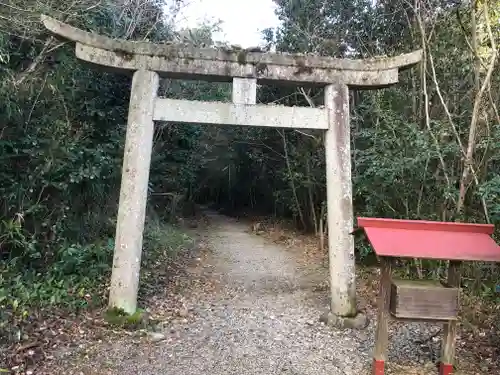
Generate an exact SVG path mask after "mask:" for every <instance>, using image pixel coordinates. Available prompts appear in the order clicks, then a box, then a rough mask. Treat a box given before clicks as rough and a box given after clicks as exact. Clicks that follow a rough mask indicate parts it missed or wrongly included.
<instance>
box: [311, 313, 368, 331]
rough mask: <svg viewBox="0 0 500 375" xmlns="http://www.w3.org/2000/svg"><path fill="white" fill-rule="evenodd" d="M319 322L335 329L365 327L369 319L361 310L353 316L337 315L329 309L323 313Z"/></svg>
mask: <svg viewBox="0 0 500 375" xmlns="http://www.w3.org/2000/svg"><path fill="white" fill-rule="evenodd" d="M319 320H320V322H322V323H324V324H326V325H327V326H330V327H333V328H337V329H365V328H366V327H368V325H369V324H370V320H369V319H368V317H367V316H366V314H364V313H363V312H361V311H358V312H357V313H356V315H354V316H339V315H336V314H334V313H332V312H331V311H327V312H325V313H323V314H322V315H321V316H320V318H319Z"/></svg>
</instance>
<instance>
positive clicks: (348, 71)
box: [41, 15, 422, 88]
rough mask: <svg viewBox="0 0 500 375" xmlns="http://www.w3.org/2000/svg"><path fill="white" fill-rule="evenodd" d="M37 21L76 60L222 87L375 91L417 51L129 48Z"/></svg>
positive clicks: (395, 75)
mask: <svg viewBox="0 0 500 375" xmlns="http://www.w3.org/2000/svg"><path fill="white" fill-rule="evenodd" d="M41 19H42V22H43V24H44V26H45V27H46V28H47V29H48V30H49V31H51V32H52V33H54V34H56V35H58V36H60V37H63V38H65V39H68V40H71V41H73V42H76V56H77V57H78V58H79V59H81V60H84V61H88V62H91V63H94V64H98V65H104V66H109V67H112V68H114V69H117V70H129V71H136V70H140V69H146V70H153V71H157V72H158V73H159V74H161V75H162V76H165V77H169V78H179V79H202V80H210V81H220V82H224V81H231V80H232V78H233V77H245V78H256V79H257V80H258V81H260V82H262V83H266V82H271V81H274V82H275V83H276V81H281V82H283V83H293V84H297V85H311V84H312V85H326V84H330V83H336V82H339V81H341V82H343V83H345V84H347V85H349V86H355V87H358V88H376V87H383V86H387V85H391V84H394V83H397V82H398V73H399V70H400V69H404V68H408V67H410V66H412V65H414V64H417V63H418V62H420V61H421V59H422V50H417V51H414V52H411V53H407V54H403V55H399V56H395V57H387V58H375V59H363V60H354V59H336V58H332V57H326V56H315V55H304V54H286V53H269V52H255V51H251V50H244V49H241V50H231V49H223V48H219V49H217V48H196V47H193V46H187V45H182V44H155V43H147V42H134V41H128V40H119V39H112V38H108V37H105V36H102V35H98V34H95V33H89V32H86V31H83V30H80V29H78V28H75V27H72V26H70V25H68V24H65V23H62V22H60V21H58V20H56V19H54V18H51V17H49V16H46V15H42V16H41Z"/></svg>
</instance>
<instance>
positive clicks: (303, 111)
mask: <svg viewBox="0 0 500 375" xmlns="http://www.w3.org/2000/svg"><path fill="white" fill-rule="evenodd" d="M154 119H155V120H157V121H167V122H178V123H194V124H209V125H239V126H266V127H268V126H271V127H276V128H296V129H300V128H302V129H328V118H327V114H326V112H325V111H324V110H322V109H318V108H309V107H286V106H279V105H245V104H232V103H221V102H202V101H191V100H177V99H159V98H158V99H156V100H155V109H154Z"/></svg>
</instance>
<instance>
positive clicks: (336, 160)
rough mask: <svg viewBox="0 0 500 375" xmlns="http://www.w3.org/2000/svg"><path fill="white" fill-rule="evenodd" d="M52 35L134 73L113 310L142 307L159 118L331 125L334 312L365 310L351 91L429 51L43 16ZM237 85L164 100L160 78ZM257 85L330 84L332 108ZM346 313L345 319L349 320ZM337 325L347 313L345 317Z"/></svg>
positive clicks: (376, 84) (381, 82)
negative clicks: (370, 55) (163, 36)
mask: <svg viewBox="0 0 500 375" xmlns="http://www.w3.org/2000/svg"><path fill="white" fill-rule="evenodd" d="M42 22H43V24H44V25H45V27H46V28H47V29H48V30H50V31H51V32H52V33H54V34H56V35H58V36H60V37H62V38H65V39H67V40H70V41H73V42H76V56H77V57H78V58H79V59H81V60H84V61H87V62H90V63H93V64H97V65H103V66H106V67H110V68H112V69H114V70H117V71H131V72H134V73H133V79H132V92H131V98H130V107H129V114H128V123H127V135H126V142H125V154H124V160H123V169H122V182H121V190H120V203H119V209H118V218H117V228H116V239H115V253H114V260H113V271H112V277H111V290H110V300H109V303H110V306H113V307H118V308H121V309H123V310H124V311H125V312H128V313H133V312H134V311H135V310H136V307H137V291H138V284H139V271H140V259H141V252H142V236H143V229H144V220H145V212H146V199H147V186H148V179H149V167H150V160H151V151H152V141H153V131H154V121H170V122H180V123H196V124H219V125H224V124H225V125H242V126H272V127H288V128H306V129H324V130H326V134H325V153H326V176H327V205H328V206H327V208H328V213H327V223H328V249H329V260H330V292H331V303H330V311H331V313H332V314H333V315H334V316H337V317H343V318H345V319H347V317H352V316H355V315H356V290H355V259H354V240H353V237H352V235H351V234H350V233H351V232H352V230H353V208H352V183H351V149H350V127H349V87H353V88H358V89H360V88H380V87H386V86H389V85H392V84H395V83H397V82H398V76H399V70H400V69H403V68H407V67H410V66H412V65H414V64H416V63H418V62H420V60H421V58H422V51H421V50H418V51H414V52H411V53H408V54H404V55H400V56H396V57H390V58H380V59H368V60H352V59H336V58H331V57H320V56H315V55H303V54H285V53H268V52H266V53H263V52H256V51H252V50H231V49H215V48H195V47H192V46H185V45H175V44H153V43H145V42H133V41H126V40H115V39H111V38H107V37H104V36H101V35H98V34H94V33H88V32H85V31H83V30H80V29H77V28H74V27H72V26H70V25H67V24H65V23H62V22H59V21H57V20H55V19H53V18H51V17H48V16H45V15H42ZM160 76H161V77H167V78H173V79H183V80H193V79H196V80H200V79H201V80H205V81H217V82H231V81H232V82H233V94H232V103H221V102H200V101H189V100H173V99H165V98H159V97H158V96H157V91H158V84H159V77H160ZM257 83H281V84H288V85H295V86H323V87H325V108H324V109H319V108H303V107H286V106H274V105H273V106H270V105H257V104H256V97H257ZM345 319H341V320H345ZM337 321H338V319H337Z"/></svg>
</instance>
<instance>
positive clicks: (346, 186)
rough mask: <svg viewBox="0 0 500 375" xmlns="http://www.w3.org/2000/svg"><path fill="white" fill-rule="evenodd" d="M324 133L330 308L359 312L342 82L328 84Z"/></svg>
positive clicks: (344, 312) (346, 91)
mask: <svg viewBox="0 0 500 375" xmlns="http://www.w3.org/2000/svg"><path fill="white" fill-rule="evenodd" d="M325 111H326V112H327V114H328V122H329V129H328V130H327V131H326V133H325V153H326V155H325V158H326V198H327V208H328V211H327V220H328V252H329V264H330V289H331V291H330V292H331V301H330V303H331V306H330V309H331V312H332V313H334V314H335V315H339V316H353V315H355V314H356V286H355V281H356V280H355V278H356V274H355V258H354V238H353V236H352V235H351V232H352V230H353V208H352V183H351V142H350V139H351V138H350V124H349V89H348V88H347V85H345V84H343V83H337V84H335V85H330V86H327V87H326V88H325Z"/></svg>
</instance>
